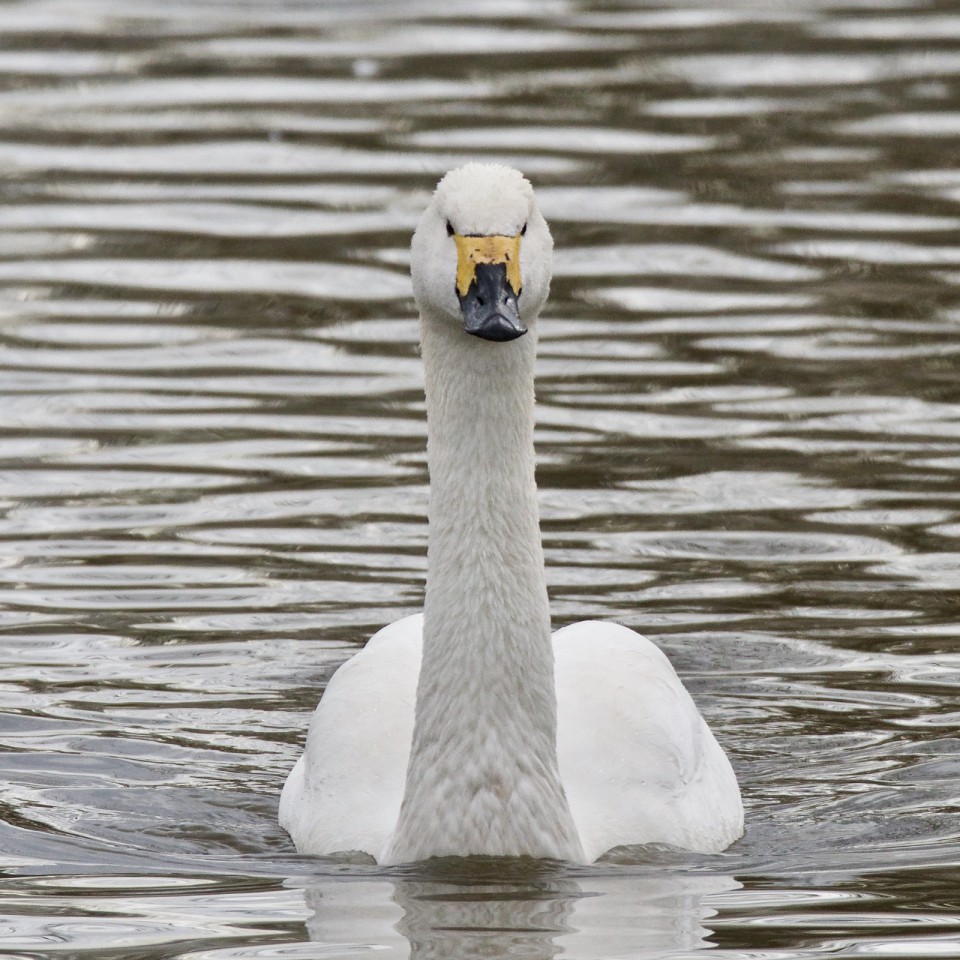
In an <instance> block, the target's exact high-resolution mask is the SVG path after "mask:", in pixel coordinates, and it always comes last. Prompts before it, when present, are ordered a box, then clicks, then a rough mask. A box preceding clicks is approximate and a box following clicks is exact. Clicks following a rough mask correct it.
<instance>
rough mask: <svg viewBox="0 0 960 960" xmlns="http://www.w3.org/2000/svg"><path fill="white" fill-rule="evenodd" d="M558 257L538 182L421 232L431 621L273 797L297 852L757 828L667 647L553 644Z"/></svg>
mask: <svg viewBox="0 0 960 960" xmlns="http://www.w3.org/2000/svg"><path fill="white" fill-rule="evenodd" d="M552 246H553V242H552V239H551V237H550V232H549V229H548V228H547V225H546V222H545V221H544V219H543V217H542V216H541V215H540V212H539V211H538V209H537V207H536V203H535V201H534V197H533V191H532V189H531V187H530V185H529V184H528V183H527V181H526V180H524V179H523V177H522V176H521V175H520V174H519V173H517V172H516V171H514V170H511V169H509V168H506V167H501V166H495V165H486V164H469V165H467V166H465V167H461V168H460V169H458V170H455V171H452V172H451V173H449V174H447V176H446V177H444V179H443V180H442V181H441V182H440V184H439V186H438V187H437V191H436V193H435V194H434V197H433V199H432V201H431V203H430V206H429V207H428V209H427V211H426V212H425V214H424V216H423V219H422V221H421V223H420V226H419V227H418V228H417V231H416V233H415V234H414V238H413V244H412V260H411V264H412V265H411V272H412V277H413V288H414V295H415V297H416V300H417V304H418V307H419V309H420V318H421V342H422V351H423V360H424V365H425V371H426V401H427V426H428V443H427V459H428V465H429V470H430V507H429V540H428V571H427V584H426V595H425V600H424V612H423V614H422V615H417V616H414V617H407V618H405V619H403V620H400V621H398V622H397V623H394V624H391V625H390V626H388V627H386V628H384V629H383V630H381V631H380V632H379V633H378V634H376V636H374V637H373V638H372V639H371V640H370V641H369V642H368V644H367V646H366V647H365V648H364V649H363V650H362V651H361V652H360V653H358V654H357V655H356V656H354V657H353V658H351V659H350V660H349V661H347V662H346V663H345V664H344V665H343V666H341V667H340V669H339V670H338V671H337V672H336V674H335V675H334V677H333V678H332V679H331V681H330V683H329V685H328V687H327V689H326V691H325V693H324V695H323V699H322V700H321V703H320V705H319V707H318V708H317V711H316V713H315V714H314V718H313V720H312V722H311V725H310V731H309V734H308V737H307V744H306V748H305V751H304V755H303V756H302V757H301V758H300V760H299V761H298V762H297V765H296V766H295V767H294V769H293V771H292V772H291V774H290V776H289V778H288V780H287V783H286V785H285V786H284V790H283V794H282V796H281V800H280V822H281V824H282V825H283V826H284V827H285V828H286V829H287V830H288V831H289V833H290V835H291V836H292V837H293V839H294V842H295V843H296V845H297V849H298V850H300V851H301V852H303V853H315V854H329V853H338V852H346V851H353V850H359V851H363V852H366V853H368V854H370V855H372V856H373V857H375V858H376V859H377V860H378V861H379V862H381V863H404V862H411V861H416V860H422V859H426V858H428V857H431V856H468V855H472V854H484V855H490V856H532V857H544V858H556V859H565V860H571V861H577V862H589V861H592V860H595V859H596V858H597V857H598V856H600V855H602V854H603V853H604V852H606V851H607V850H609V849H611V848H613V847H616V846H621V845H628V844H644V843H654V842H657V843H669V844H673V845H675V846H678V847H683V848H685V849H688V850H695V851H700V852H716V851H720V850H722V849H724V848H725V847H727V846H728V845H729V844H730V843H732V842H733V841H734V840H735V839H736V838H737V837H739V836H740V835H741V833H742V831H743V809H742V804H741V800H740V791H739V788H738V786H737V781H736V778H735V776H734V773H733V770H732V768H731V767H730V763H729V761H728V760H727V757H726V755H725V754H724V752H723V750H722V749H721V748H720V746H719V745H718V744H717V741H716V740H715V739H714V737H713V734H712V733H711V732H710V730H709V729H708V728H707V726H706V724H705V722H704V721H703V719H702V717H701V716H700V714H699V712H698V711H697V708H696V706H695V704H694V703H693V701H692V700H691V698H690V696H689V694H688V693H687V691H686V690H685V689H684V687H683V685H682V684H681V682H680V680H679V678H678V677H677V675H676V673H675V672H674V670H673V668H672V667H671V666H670V664H669V662H668V661H667V659H666V657H665V656H664V655H663V654H662V653H661V652H660V650H659V649H658V648H657V647H656V646H655V645H654V644H652V643H650V641H648V640H646V639H645V638H643V637H641V636H640V635H639V634H637V633H635V632H633V631H632V630H629V629H627V628H626V627H622V626H619V625H617V624H610V623H600V622H597V621H586V622H583V623H577V624H574V625H572V626H570V627H566V628H564V629H562V630H559V631H557V632H556V633H555V634H553V635H552V636H551V632H550V617H549V611H548V607H547V591H546V582H545V577H544V565H543V551H542V547H541V542H540V529H539V514H538V509H537V499H536V485H535V482H534V448H533V424H534V391H533V386H534V377H533V363H534V355H535V351H536V337H537V331H536V326H537V317H538V315H539V313H540V310H541V308H542V306H543V304H544V302H545V301H546V298H547V293H548V290H549V284H550V275H551V256H552Z"/></svg>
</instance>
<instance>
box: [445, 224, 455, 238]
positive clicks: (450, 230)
mask: <svg viewBox="0 0 960 960" xmlns="http://www.w3.org/2000/svg"><path fill="white" fill-rule="evenodd" d="M453 233H454V230H453V224H452V223H451V222H450V221H449V220H448V221H447V236H448V237H452V236H453Z"/></svg>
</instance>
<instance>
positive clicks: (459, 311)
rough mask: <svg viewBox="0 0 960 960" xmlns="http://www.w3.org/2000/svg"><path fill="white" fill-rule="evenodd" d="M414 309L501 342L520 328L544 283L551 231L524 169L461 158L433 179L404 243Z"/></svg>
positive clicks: (531, 317) (533, 313)
mask: <svg viewBox="0 0 960 960" xmlns="http://www.w3.org/2000/svg"><path fill="white" fill-rule="evenodd" d="M411 254H412V256H411V274H412V277H413V293H414V296H415V297H416V299H417V304H418V305H419V307H420V310H421V312H422V313H423V314H424V315H426V316H429V317H437V318H440V319H441V320H442V321H446V322H450V323H456V324H459V326H460V328H461V329H462V330H463V331H464V333H466V334H472V335H473V336H475V337H480V338H482V339H484V340H490V341H495V342H505V341H509V340H515V339H516V338H517V337H520V336H523V334H525V333H526V332H527V329H528V327H529V325H530V324H532V323H533V322H534V321H535V320H536V317H537V315H538V314H539V313H540V310H541V308H542V307H543V304H544V303H545V302H546V299H547V294H548V293H549V290H550V276H551V265H552V257H553V238H552V237H551V236H550V228H549V227H548V226H547V222H546V220H544V219H543V216H542V215H541V213H540V211H539V210H538V209H537V204H536V201H535V200H534V196H533V187H531V186H530V183H529V181H527V180H526V179H525V178H524V176H523V174H521V173H520V172H519V171H518V170H514V169H512V168H510V167H505V166H501V165H499V164H492V163H468V164H466V165H465V166H463V167H458V168H457V169H456V170H451V171H450V172H449V173H448V174H447V175H446V176H445V177H444V178H443V179H442V180H441V181H440V183H439V184H437V189H436V191H435V192H434V194H433V198H432V199H431V201H430V205H429V206H428V207H427V209H426V211H425V212H424V214H423V218H422V219H421V221H420V225H419V226H418V227H417V230H416V232H415V233H414V235H413V243H412V244H411Z"/></svg>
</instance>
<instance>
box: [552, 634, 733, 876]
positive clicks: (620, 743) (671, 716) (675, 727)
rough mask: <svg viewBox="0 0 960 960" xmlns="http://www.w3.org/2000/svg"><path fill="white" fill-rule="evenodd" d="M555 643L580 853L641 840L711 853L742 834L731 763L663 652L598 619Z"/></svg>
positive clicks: (563, 743)
mask: <svg viewBox="0 0 960 960" xmlns="http://www.w3.org/2000/svg"><path fill="white" fill-rule="evenodd" d="M553 644H554V657H555V670H556V680H557V710H558V715H557V752H558V757H559V761H560V776H561V779H562V781H563V786H564V790H565V791H566V794H567V799H568V801H569V803H570V808H571V812H572V813H573V819H574V822H575V823H576V825H577V830H578V832H579V833H580V839H581V841H582V843H583V847H584V851H585V853H586V856H587V859H588V860H594V859H596V858H597V857H598V856H600V855H601V854H603V853H604V852H606V851H607V850H610V849H611V848H613V847H616V846H620V845H625V844H642V843H668V844H671V845H673V846H677V847H682V848H684V849H687V850H695V851H699V852H703V853H712V852H717V851H720V850H723V849H724V848H726V847H727V846H729V845H730V844H731V843H732V842H733V841H734V840H735V839H736V838H737V837H739V836H740V835H741V834H742V832H743V807H742V803H741V799H740V789H739V787H738V786H737V781H736V777H735V776H734V773H733V769H732V768H731V766H730V762H729V760H728V759H727V757H726V754H724V752H723V750H722V749H721V747H720V745H719V744H718V743H717V741H716V739H715V738H714V736H713V734H712V733H711V731H710V729H709V728H708V727H707V725H706V722H705V721H704V720H703V718H702V717H701V715H700V712H699V711H698V710H697V707H696V705H695V704H694V702H693V700H692V699H691V697H690V694H689V693H688V692H687V691H686V689H685V688H684V686H683V684H682V683H681V682H680V678H679V677H678V676H677V674H676V671H675V670H674V669H673V667H672V666H671V664H670V661H669V660H668V659H667V658H666V656H665V655H664V654H663V652H662V651H661V650H660V649H659V648H658V647H657V646H656V645H654V644H653V643H651V642H650V641H649V640H647V639H646V638H645V637H642V636H641V635H640V634H638V633H636V632H634V631H633V630H630V629H628V628H627V627H623V626H620V625H619V624H614V623H604V622H600V621H583V622H581V623H576V624H573V625H571V626H569V627H564V628H563V629H562V630H558V631H557V632H556V633H555V634H554V635H553Z"/></svg>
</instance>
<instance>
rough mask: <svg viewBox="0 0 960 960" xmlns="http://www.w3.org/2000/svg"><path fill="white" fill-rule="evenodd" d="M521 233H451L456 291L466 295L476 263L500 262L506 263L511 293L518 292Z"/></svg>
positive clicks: (462, 295)
mask: <svg viewBox="0 0 960 960" xmlns="http://www.w3.org/2000/svg"><path fill="white" fill-rule="evenodd" d="M520 236H521V235H520V234H519V233H518V234H517V235H516V236H514V237H502V236H490V237H463V236H461V235H460V234H459V233H455V234H454V235H453V239H454V240H456V242H457V293H458V294H460V296H461V297H465V296H466V295H467V291H468V290H469V289H470V284H471V283H473V281H474V279H475V278H476V268H477V264H478V263H503V264H506V267H507V282H508V283H509V284H510V286H511V287H512V288H513V292H514V293H519V292H520Z"/></svg>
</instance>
